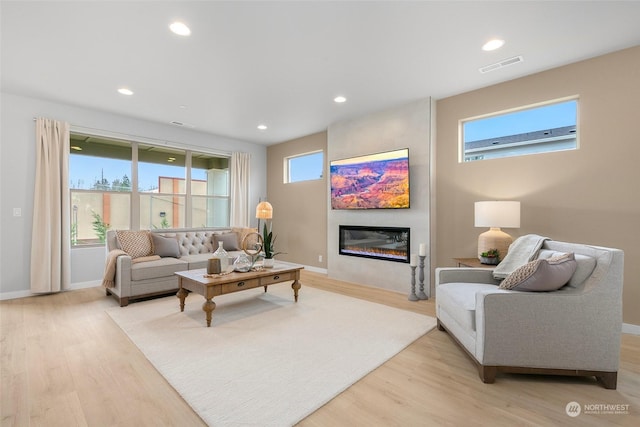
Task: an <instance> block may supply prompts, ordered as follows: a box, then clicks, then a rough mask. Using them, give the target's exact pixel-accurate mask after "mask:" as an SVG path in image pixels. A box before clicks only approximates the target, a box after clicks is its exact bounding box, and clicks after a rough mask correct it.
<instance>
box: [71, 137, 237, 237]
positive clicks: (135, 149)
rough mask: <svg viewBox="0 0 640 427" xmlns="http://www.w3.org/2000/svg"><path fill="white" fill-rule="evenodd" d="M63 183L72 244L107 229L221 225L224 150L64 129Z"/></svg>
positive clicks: (225, 207) (224, 221) (225, 195)
mask: <svg viewBox="0 0 640 427" xmlns="http://www.w3.org/2000/svg"><path fill="white" fill-rule="evenodd" d="M134 159H135V160H134ZM188 172H190V173H188ZM69 187H70V192H71V240H72V242H71V243H72V245H86V244H99V243H104V241H105V237H106V231H107V230H109V229H131V230H137V229H155V228H183V227H190V226H199V227H227V226H228V225H229V159H228V158H227V157H222V156H216V155H213V154H209V153H201V152H194V151H191V150H181V149H175V148H169V147H163V146H155V145H151V144H147V143H138V142H134V141H123V140H117V139H110V138H103V137H95V136H89V135H82V134H77V133H72V135H71V152H70V158H69Z"/></svg>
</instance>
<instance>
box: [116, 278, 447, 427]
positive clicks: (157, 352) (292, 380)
mask: <svg viewBox="0 0 640 427" xmlns="http://www.w3.org/2000/svg"><path fill="white" fill-rule="evenodd" d="M214 301H215V302H216V305H217V307H216V309H215V310H214V312H213V321H212V324H211V327H210V328H207V327H206V321H205V314H204V312H203V311H202V303H203V302H204V298H203V297H201V296H200V295H196V294H190V295H189V296H188V297H187V299H186V304H185V311H184V313H181V312H180V308H179V301H178V298H176V297H166V298H162V299H157V300H151V301H145V302H139V303H134V304H131V305H129V306H128V307H124V308H121V307H117V308H113V309H109V310H108V313H109V315H110V316H111V317H112V318H113V320H114V321H115V322H116V323H117V324H118V325H119V326H120V327H121V328H122V329H123V330H124V331H125V332H126V333H127V335H128V336H129V337H130V338H131V340H132V341H133V342H134V343H135V345H136V346H138V348H139V349H140V350H141V351H142V352H143V353H144V354H145V356H146V357H147V358H148V359H149V360H150V361H151V363H153V365H154V366H155V367H156V369H157V370H158V371H159V372H160V373H161V374H162V375H163V376H164V377H165V378H166V379H167V381H169V383H170V384H171V385H172V386H173V387H174V388H175V389H176V390H177V391H178V393H180V395H181V396H182V397H183V398H184V399H185V400H186V401H187V402H188V403H189V405H191V407H192V408H193V409H194V410H195V411H196V412H197V413H198V415H200V417H201V418H202V419H203V420H204V421H205V422H207V423H208V424H209V425H211V426H216V427H217V426H288V425H293V424H295V423H297V422H298V421H300V420H301V419H303V418H304V417H306V416H307V415H309V414H310V413H312V412H314V411H315V410H316V409H318V408H320V407H321V406H322V405H324V404H325V403H327V402H328V401H329V400H331V399H332V398H333V397H335V396H336V395H338V394H339V393H341V392H342V391H344V390H345V389H346V388H348V387H349V386H350V385H352V384H353V383H355V382H356V381H358V380H359V379H360V378H362V377H363V376H364V375H366V374H367V373H369V372H371V371H372V370H373V369H375V368H376V367H378V366H380V365H381V364H382V363H384V362H385V361H386V360H388V359H389V358H391V357H392V356H394V355H395V354H397V353H398V352H400V351H401V350H402V349H404V348H405V347H406V346H407V345H409V344H410V343H412V342H413V341H414V340H416V339H417V338H419V337H420V336H422V335H423V334H425V333H426V332H428V331H429V330H431V329H432V328H434V326H435V319H434V318H432V317H428V316H424V315H420V314H416V313H412V312H408V311H404V310H399V309H396V308H392V307H387V306H384V305H380V304H375V303H371V302H367V301H363V300H359V299H356V298H350V297H346V296H342V295H339V294H335V293H332V292H326V291H321V290H318V289H313V288H308V287H305V286H304V285H303V286H302V289H301V290H300V298H299V300H298V303H295V302H294V301H293V291H292V290H291V287H290V284H287V283H282V284H278V285H274V286H269V291H268V292H267V293H264V290H263V289H262V288H257V289H251V290H247V291H242V292H237V293H235V294H229V295H223V296H220V297H217V298H216V299H215V300H214Z"/></svg>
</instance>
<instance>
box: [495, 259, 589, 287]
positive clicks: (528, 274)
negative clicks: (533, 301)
mask: <svg viewBox="0 0 640 427" xmlns="http://www.w3.org/2000/svg"><path fill="white" fill-rule="evenodd" d="M577 266H578V264H577V263H576V260H575V256H574V254H573V253H568V254H564V255H561V256H558V257H555V258H548V259H537V260H535V261H531V262H530V263H527V264H525V265H523V266H522V267H520V268H517V269H516V270H515V271H514V272H513V273H511V274H509V275H508V276H507V277H506V278H505V279H504V280H503V281H502V283H500V286H499V287H500V289H511V290H514V291H533V292H541V291H556V290H558V289H560V288H561V287H563V286H564V285H566V284H567V282H568V281H569V279H571V276H572V275H573V273H574V272H575V271H576V267H577Z"/></svg>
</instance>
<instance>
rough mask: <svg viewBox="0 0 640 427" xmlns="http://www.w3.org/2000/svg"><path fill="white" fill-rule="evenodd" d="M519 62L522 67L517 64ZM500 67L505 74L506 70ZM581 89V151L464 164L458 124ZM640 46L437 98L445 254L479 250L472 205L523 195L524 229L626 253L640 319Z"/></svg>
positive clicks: (440, 253) (440, 241) (635, 320)
mask: <svg viewBox="0 0 640 427" xmlns="http://www.w3.org/2000/svg"><path fill="white" fill-rule="evenodd" d="M516 66H517V65H516ZM497 72H499V71H497ZM570 95H579V96H580V101H579V113H578V114H579V145H580V148H579V149H578V150H576V151H566V152H557V153H548V154H536V155H530V156H523V157H514V158H506V159H494V160H485V161H477V162H471V163H462V164H461V163H458V160H457V159H458V121H459V120H460V119H464V118H467V117H471V116H477V115H481V114H487V113H491V112H495V111H500V110H504V109H508V108H513V107H518V106H522V105H526V104H532V103H536V102H541V101H547V100H551V99H555V98H560V97H565V96H570ZM638 105H640V46H639V47H634V48H631V49H626V50H623V51H620V52H615V53H612V54H608V55H604V56H601V57H597V58H594V59H590V60H586V61H583V62H578V63H574V64H570V65H567V66H564V67H560V68H556V69H552V70H549V71H545V72H542V73H538V74H535V75H531V76H527V77H523V78H520V79H516V80H512V81H509V82H506V83H502V84H498V85H495V86H490V87H487V88H484V89H480V90H476V91H473V92H468V93H464V94H461V95H457V96H453V97H450V98H445V99H441V100H439V101H438V102H437V120H436V125H437V136H436V153H437V155H436V168H437V170H436V200H437V207H436V209H437V232H436V235H435V237H433V236H432V238H435V239H436V240H435V242H432V243H434V244H435V245H436V253H437V259H436V262H435V263H434V265H439V266H447V265H448V266H451V265H453V261H452V260H451V258H452V257H472V256H474V254H475V250H476V244H477V236H478V234H479V233H481V232H482V231H484V230H481V229H477V228H474V226H473V203H474V202H475V201H478V200H487V199H488V200H492V199H493V200H499V199H513V200H520V201H521V202H522V221H521V227H520V228H519V229H511V230H506V231H507V232H509V233H510V234H511V235H512V236H514V237H516V236H520V235H523V234H528V233H536V234H541V235H545V236H548V237H550V238H552V239H554V240H564V241H572V242H580V243H588V244H594V245H601V246H610V247H616V248H620V249H623V250H624V251H625V272H624V280H625V282H624V296H623V298H624V302H623V312H624V315H623V317H624V322H625V323H629V324H634V325H640V262H638V260H640V244H639V243H640V242H639V240H640V190H639V189H638V186H639V185H640V165H638V158H639V156H638V148H639V147H640V137H639V135H640V133H639V131H638V121H639V119H640V110H639V107H638Z"/></svg>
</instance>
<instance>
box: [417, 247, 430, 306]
mask: <svg viewBox="0 0 640 427" xmlns="http://www.w3.org/2000/svg"><path fill="white" fill-rule="evenodd" d="M420 246H422V245H420ZM420 251H421V252H422V253H425V254H426V248H425V249H424V250H423V249H422V248H420ZM418 258H420V275H419V277H418V278H419V279H420V290H419V291H418V299H429V297H428V296H427V294H425V293H424V259H425V258H426V255H418Z"/></svg>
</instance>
